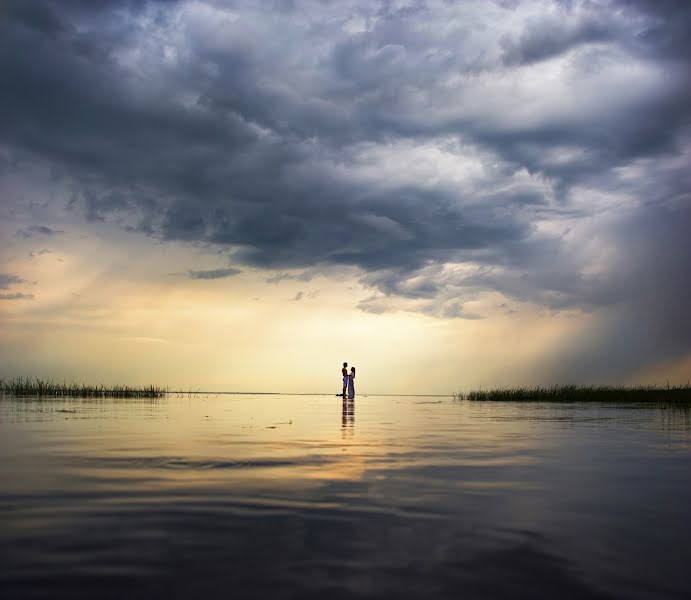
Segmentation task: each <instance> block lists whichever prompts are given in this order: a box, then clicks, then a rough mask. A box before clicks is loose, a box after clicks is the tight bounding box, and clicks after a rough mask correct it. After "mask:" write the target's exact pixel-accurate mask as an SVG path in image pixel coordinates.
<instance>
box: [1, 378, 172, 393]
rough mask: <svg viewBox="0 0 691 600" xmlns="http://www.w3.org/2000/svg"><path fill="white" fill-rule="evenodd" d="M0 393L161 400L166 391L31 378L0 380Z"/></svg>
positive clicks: (151, 388) (154, 388)
mask: <svg viewBox="0 0 691 600" xmlns="http://www.w3.org/2000/svg"><path fill="white" fill-rule="evenodd" d="M0 393H5V394H9V395H12V396H32V397H68V396H69V397H76V398H163V397H164V396H165V395H166V394H167V393H168V390H167V389H166V388H161V387H157V386H154V385H150V386H142V387H133V386H129V385H112V386H105V385H87V384H84V383H65V382H63V383H56V382H55V381H53V380H52V379H51V380H48V381H44V380H42V379H38V378H31V377H26V378H24V377H15V378H14V379H7V380H5V379H0Z"/></svg>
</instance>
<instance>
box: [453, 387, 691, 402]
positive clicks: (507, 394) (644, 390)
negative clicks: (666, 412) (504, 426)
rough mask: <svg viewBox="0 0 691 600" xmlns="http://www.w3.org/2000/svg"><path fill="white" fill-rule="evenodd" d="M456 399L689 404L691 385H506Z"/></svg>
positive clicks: (474, 392) (475, 391)
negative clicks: (505, 386)
mask: <svg viewBox="0 0 691 600" xmlns="http://www.w3.org/2000/svg"><path fill="white" fill-rule="evenodd" d="M453 397H454V398H455V399H457V400H470V401H473V402H477V401H486V402H647V403H655V404H668V405H679V404H685V405H691V386H690V385H689V384H688V383H687V384H686V385H682V386H669V385H667V386H656V385H639V386H621V387H619V386H609V385H598V386H580V385H554V386H550V387H541V386H537V387H532V388H530V387H525V388H524V387H509V388H496V389H492V390H473V391H470V392H465V393H463V392H462V393H459V394H454V395H453Z"/></svg>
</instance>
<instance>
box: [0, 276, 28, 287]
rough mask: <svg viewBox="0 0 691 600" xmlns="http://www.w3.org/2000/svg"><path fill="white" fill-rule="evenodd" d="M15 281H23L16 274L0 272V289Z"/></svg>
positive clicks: (13, 283)
mask: <svg viewBox="0 0 691 600" xmlns="http://www.w3.org/2000/svg"><path fill="white" fill-rule="evenodd" d="M16 283H24V280H23V279H22V278H21V277H19V276H18V275H13V274H12V273H0V290H6V289H7V288H9V287H10V286H11V285H15V284H16Z"/></svg>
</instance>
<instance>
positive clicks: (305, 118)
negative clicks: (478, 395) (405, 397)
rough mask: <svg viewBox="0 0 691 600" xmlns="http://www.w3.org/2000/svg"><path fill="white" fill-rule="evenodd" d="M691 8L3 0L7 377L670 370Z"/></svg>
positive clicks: (433, 382)
mask: <svg viewBox="0 0 691 600" xmlns="http://www.w3.org/2000/svg"><path fill="white" fill-rule="evenodd" d="M689 31H691V4H689V3H688V2H686V1H684V0H680V1H674V0H667V1H662V0H660V1H655V0H649V1H647V0H636V1H634V0H628V1H626V2H614V1H606V0H601V1H599V0H598V1H596V0H593V1H577V0H573V1H568V0H564V1H562V2H550V1H525V2H521V1H518V0H516V1H513V0H497V1H495V2H490V1H486V0H483V1H477V2H474V1H463V2H461V1H458V2H454V1H451V0H445V1H442V0H438V1H435V0H429V1H427V0H408V1H404V0H389V1H387V0H381V1H376V0H367V1H365V0H338V1H335V0H334V1H328V0H313V1H312V0H292V1H291V0H281V1H279V0H275V1H269V0H267V1H265V2H257V1H256V0H252V1H249V0H247V1H244V0H228V1H221V0H196V1H192V0H179V1H175V0H165V1H164V0H158V1H155V0H151V1H148V2H147V1H135V0H129V1H127V0H110V1H109V0H98V1H90V0H16V1H15V0H4V1H3V2H2V4H1V5H0V370H1V371H2V372H1V373H0V376H14V375H39V376H43V377H56V378H60V379H61V378H63V377H66V378H67V379H78V380H83V381H90V382H101V381H103V382H120V383H148V382H153V383H159V384H162V385H170V386H171V387H183V388H185V389H187V388H194V389H217V390H220V389H225V390H236V391H243V390H277V391H290V392H299V391H331V388H338V385H339V368H340V363H341V362H342V361H344V360H348V361H349V362H351V363H352V364H355V365H356V366H357V367H358V368H359V370H358V374H359V381H360V386H361V387H360V389H362V390H363V391H368V392H371V393H375V392H402V391H406V390H407V391H410V392H415V393H423V392H436V393H447V392H451V391H454V390H459V389H464V388H468V387H472V386H479V385H481V386H492V385H509V384H528V383H530V384H537V383H542V384H551V383H566V382H576V383H600V382H608V383H620V382H628V383H631V382H642V381H646V382H658V383H659V382H664V381H666V380H669V381H670V382H672V381H679V382H686V381H687V380H688V379H689V374H690V373H691V319H689V315H688V313H689V305H690V301H691V241H690V240H691V235H690V233H689V228H690V227H691V169H689V166H690V165H691V38H690V37H689V35H688V32H689ZM335 391H336V390H335Z"/></svg>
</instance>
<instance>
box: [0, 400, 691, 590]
mask: <svg viewBox="0 0 691 600" xmlns="http://www.w3.org/2000/svg"><path fill="white" fill-rule="evenodd" d="M0 458H1V460H0V596H1V597H2V598H4V599H9V598H51V599H54V598H70V599H74V598H152V597H161V598H190V597H193V598H194V597H196V598H200V599H201V598H230V597H237V598H243V599H244V598H273V599H282V598H296V599H297V598H301V599H302V598H314V599H320V600H325V599H326V600H337V599H340V598H396V599H407V598H416V599H417V598H460V597H465V598H516V597H519V598H551V599H552V598H682V597H685V598H689V597H691V577H689V561H690V560H691V425H690V419H689V413H688V411H687V412H684V411H681V410H660V409H658V408H654V407H649V408H640V407H639V408H636V407H631V406H604V405H593V406H591V405H587V404H567V405H558V404H544V403H536V404H522V405H510V404H499V403H477V404H471V403H467V402H459V401H454V400H452V399H451V398H434V397H385V396H369V397H359V398H357V399H356V401H355V403H354V405H353V404H348V405H346V406H345V408H344V405H343V404H342V403H341V400H340V399H339V398H334V397H329V396H316V395H315V396H272V395H216V396H213V395H209V396H195V397H187V396H182V397H176V396H172V397H168V398H165V399H162V400H135V401H133V400H79V399H61V400H40V401H37V400H29V399H21V400H19V399H12V398H7V397H5V398H0Z"/></svg>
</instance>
